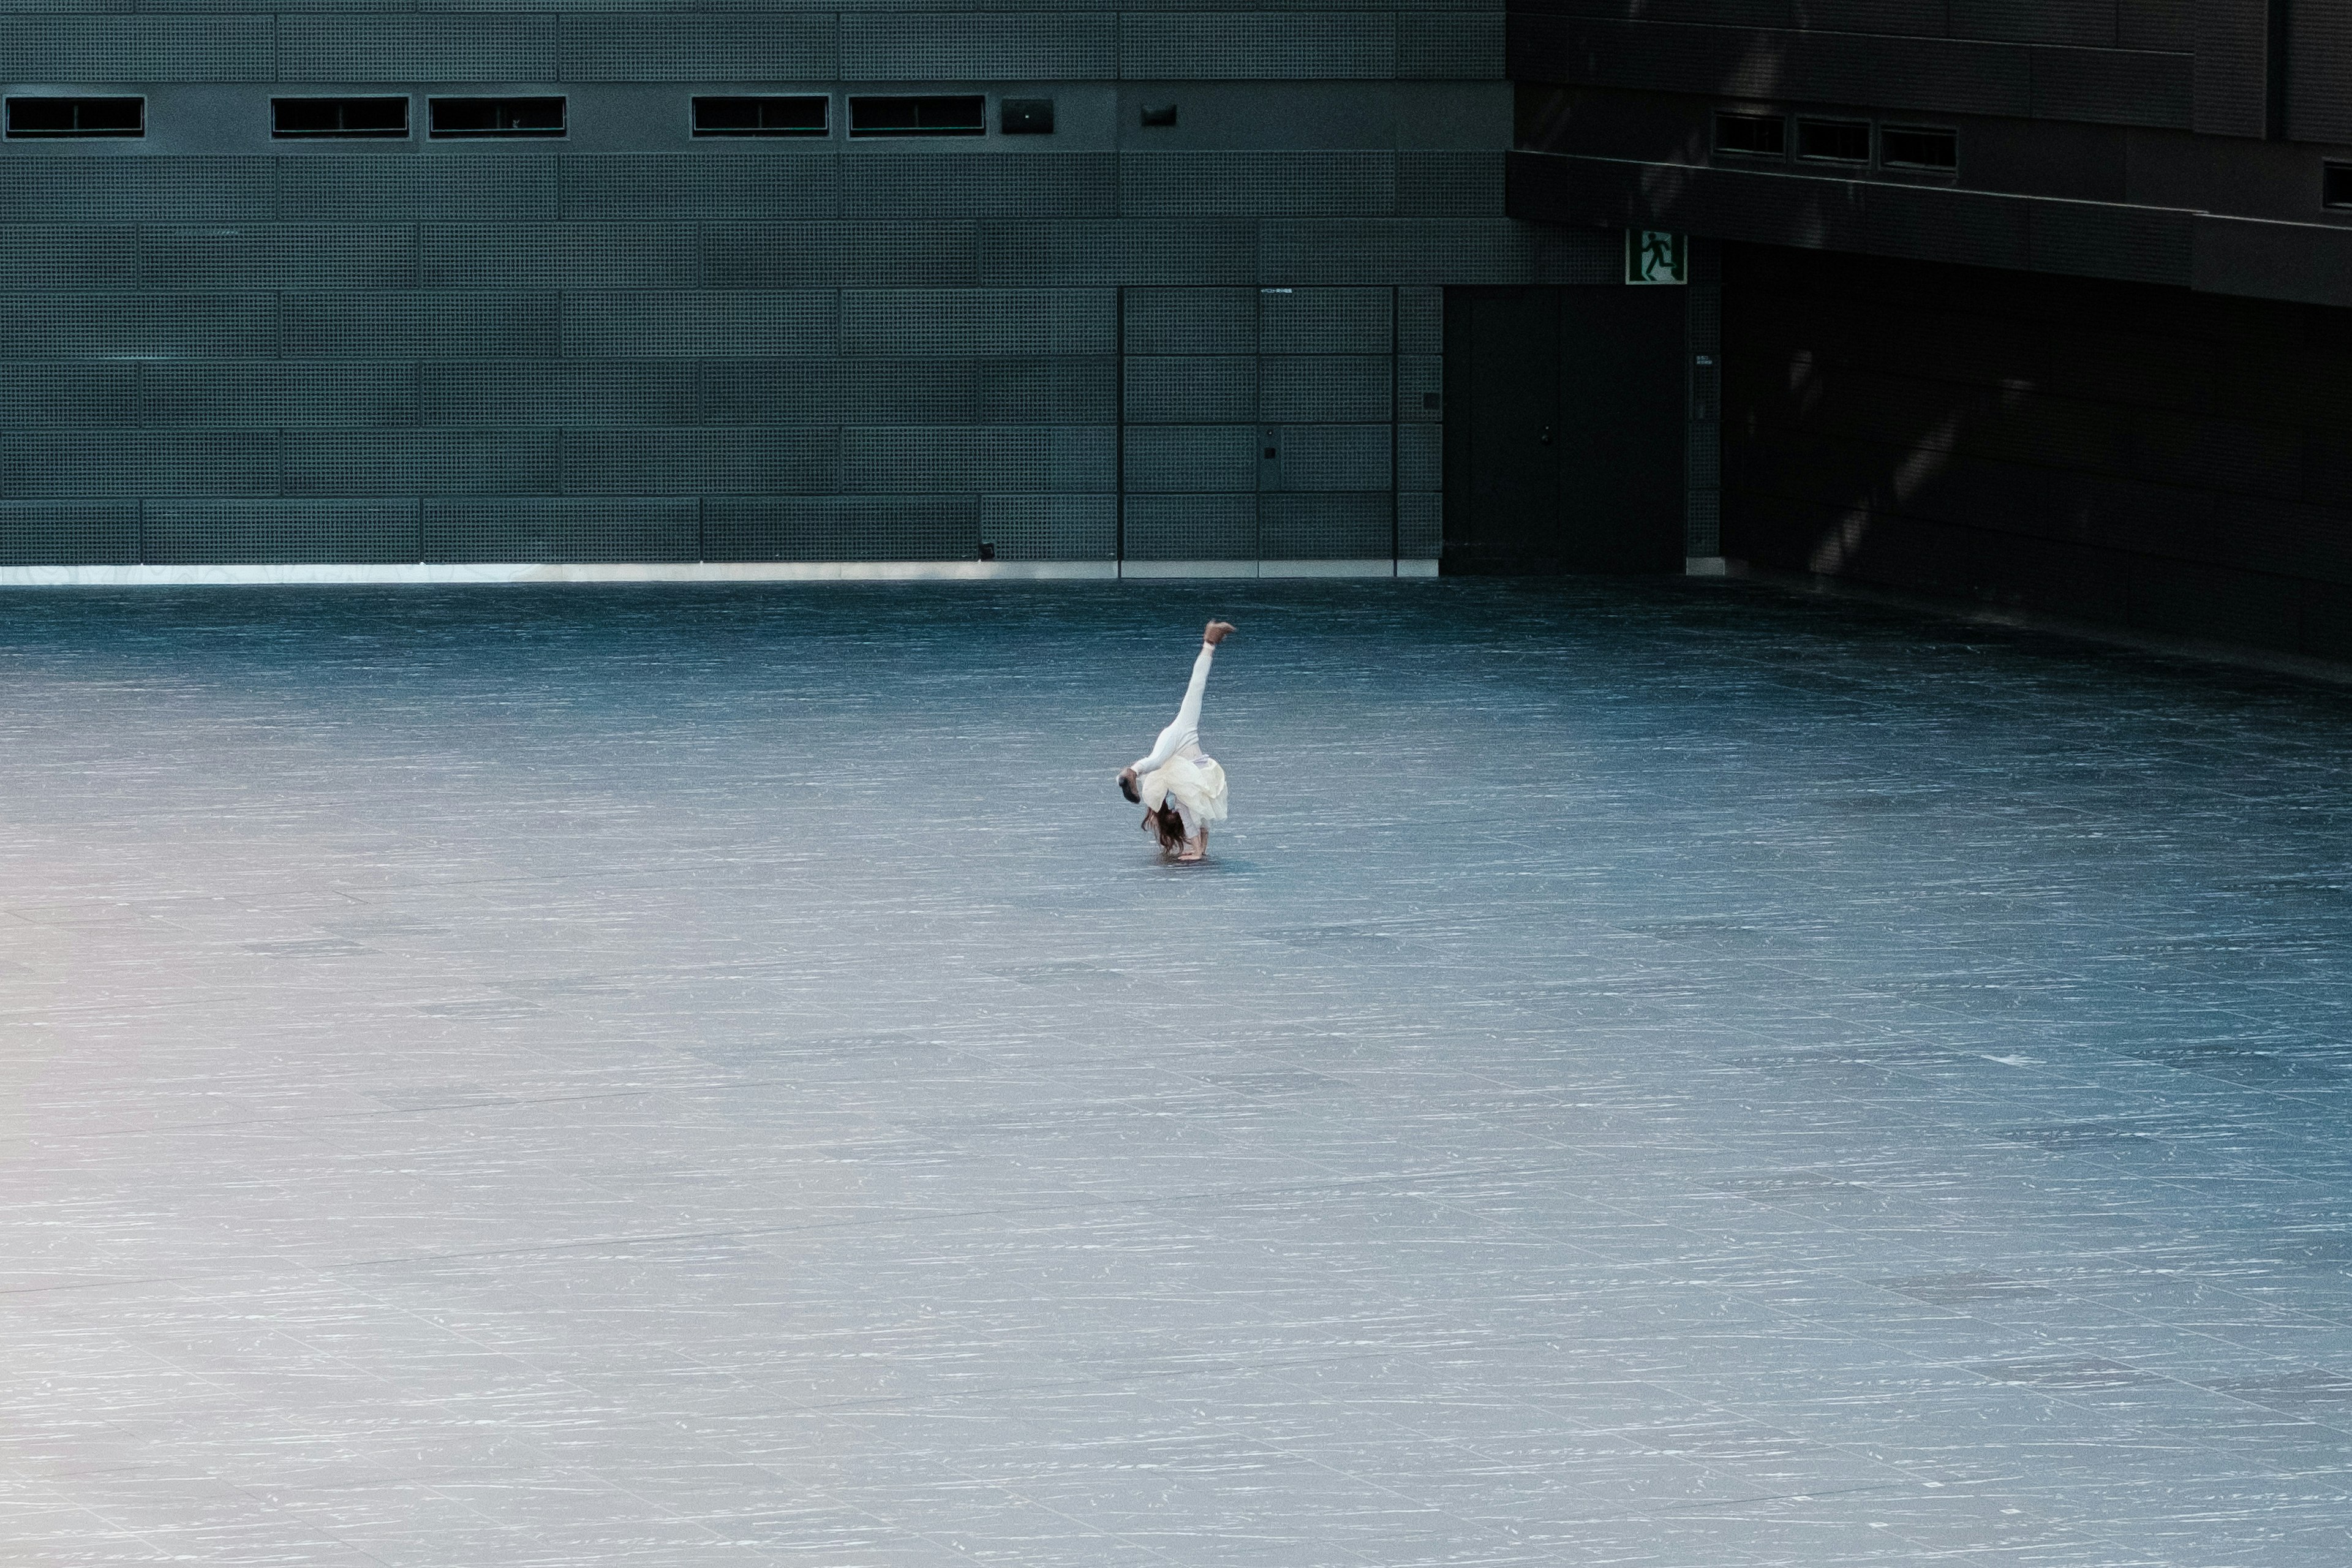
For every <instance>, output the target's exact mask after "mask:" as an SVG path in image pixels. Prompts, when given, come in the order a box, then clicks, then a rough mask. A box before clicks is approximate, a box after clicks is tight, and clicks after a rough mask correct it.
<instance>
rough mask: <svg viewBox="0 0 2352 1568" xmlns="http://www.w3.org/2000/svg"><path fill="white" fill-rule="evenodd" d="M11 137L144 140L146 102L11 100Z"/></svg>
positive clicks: (93, 99)
mask: <svg viewBox="0 0 2352 1568" xmlns="http://www.w3.org/2000/svg"><path fill="white" fill-rule="evenodd" d="M8 134H9V135H11V136H144V135H145V134H147V100H145V99H143V98H12V99H10V100H8Z"/></svg>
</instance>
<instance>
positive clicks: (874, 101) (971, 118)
mask: <svg viewBox="0 0 2352 1568" xmlns="http://www.w3.org/2000/svg"><path fill="white" fill-rule="evenodd" d="M987 132H988V100H986V99H985V98H983V97H982V96H981V95H980V94H979V93H976V92H973V93H958V94H954V95H952V96H940V97H932V98H853V99H851V100H849V133H850V134H851V135H852V136H982V135H985V134H986V133H987Z"/></svg>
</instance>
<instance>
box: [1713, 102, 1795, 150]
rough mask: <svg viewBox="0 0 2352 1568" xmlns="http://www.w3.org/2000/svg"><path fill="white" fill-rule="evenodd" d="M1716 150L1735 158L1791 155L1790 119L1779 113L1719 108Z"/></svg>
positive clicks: (1716, 120)
mask: <svg viewBox="0 0 2352 1568" xmlns="http://www.w3.org/2000/svg"><path fill="white" fill-rule="evenodd" d="M1715 150H1716V151H1717V152H1718V153H1729V154H1730V155H1731V156H1733V157H1735V158H1785V157H1787V156H1788V155H1789V121H1787V119H1786V118H1784V117H1783V116H1781V115H1778V114H1742V113H1740V112H1738V111H1737V110H1728V109H1725V110H1717V111H1716V116H1715Z"/></svg>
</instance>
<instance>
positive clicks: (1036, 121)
mask: <svg viewBox="0 0 2352 1568" xmlns="http://www.w3.org/2000/svg"><path fill="white" fill-rule="evenodd" d="M996 128H997V129H998V130H1000V131H1002V132H1004V134H1006V135H1007V136H1045V135H1050V134H1051V133H1052V132H1053V129H1054V100H1052V99H1050V98H1008V99H1006V100H1004V101H1003V104H1001V105H1000V106H999V107H998V112H997V122H996Z"/></svg>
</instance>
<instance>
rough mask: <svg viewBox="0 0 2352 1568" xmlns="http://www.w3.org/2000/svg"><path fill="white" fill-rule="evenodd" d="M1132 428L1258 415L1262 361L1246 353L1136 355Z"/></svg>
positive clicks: (1130, 378) (1130, 376) (1130, 397)
mask: <svg viewBox="0 0 2352 1568" xmlns="http://www.w3.org/2000/svg"><path fill="white" fill-rule="evenodd" d="M1126 412H1127V420H1128V423H1129V424H1130V425H1211V424H1216V423H1219V422H1221V421H1222V422H1224V423H1234V422H1238V421H1244V420H1249V419H1255V418H1256V417H1257V361H1256V360H1255V359H1253V358H1250V357H1248V356H1246V355H1240V354H1225V355H1209V354H1187V355H1181V356H1175V355H1160V356H1150V357H1143V356H1130V357H1129V360H1128V362H1127V402H1126Z"/></svg>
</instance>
